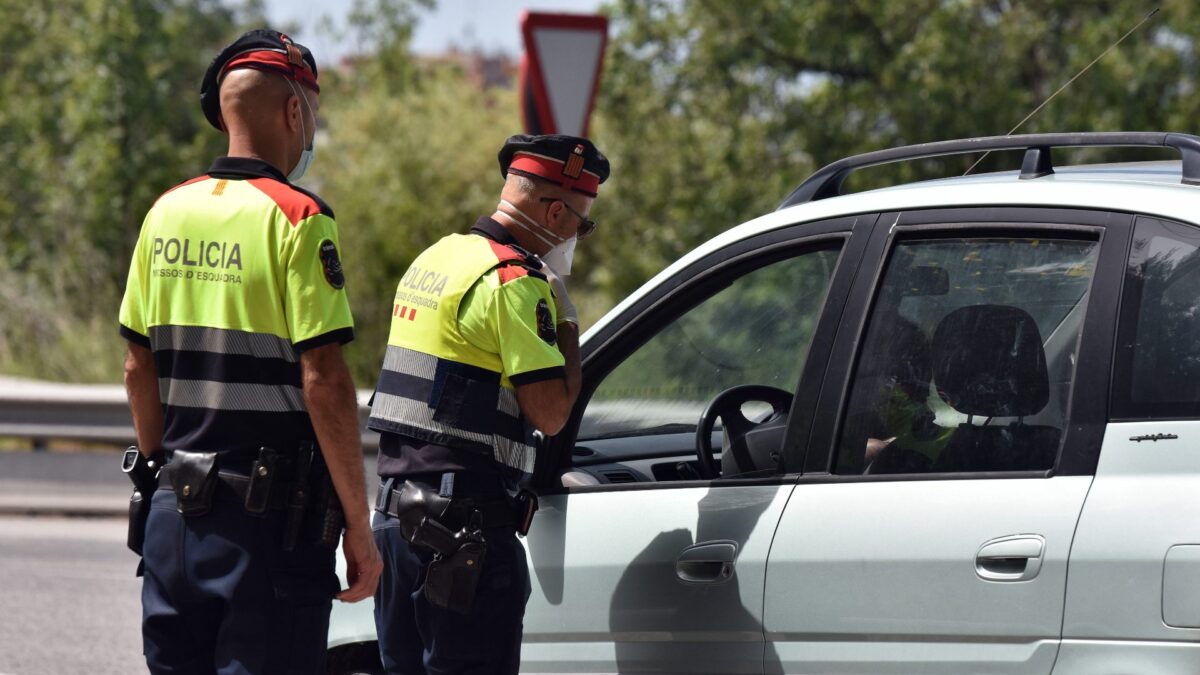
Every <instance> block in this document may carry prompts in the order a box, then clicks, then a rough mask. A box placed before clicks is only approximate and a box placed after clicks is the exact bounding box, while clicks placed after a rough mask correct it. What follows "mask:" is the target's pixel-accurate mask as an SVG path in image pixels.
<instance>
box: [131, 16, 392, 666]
mask: <svg viewBox="0 0 1200 675" xmlns="http://www.w3.org/2000/svg"><path fill="white" fill-rule="evenodd" d="M319 91H320V89H319V86H318V84H317V65H316V62H315V61H314V59H313V56H312V54H311V53H310V52H309V50H308V49H307V48H305V47H303V46H301V45H299V44H296V43H295V42H294V41H292V40H291V39H290V38H288V37H287V36H286V35H284V34H282V33H279V32H276V31H270V30H256V31H252V32H249V33H246V34H245V35H243V36H242V37H240V38H239V39H238V40H236V41H235V42H233V43H232V44H230V45H229V46H228V47H226V48H225V49H224V50H223V51H221V53H220V54H219V55H218V56H217V57H216V58H215V59H214V60H213V62H212V65H210V66H209V69H208V72H207V73H206V75H205V77H204V81H203V84H202V87H201V107H202V108H203V110H204V114H205V117H206V118H207V119H208V121H209V122H210V123H211V124H212V125H213V126H214V127H216V128H217V129H219V130H221V131H223V132H225V133H226V134H228V136H229V153H228V156H226V157H220V158H218V159H217V160H216V161H215V162H213V164H212V167H211V168H210V169H209V170H208V173H206V174H205V175H202V176H200V177H198V178H194V179H192V180H189V181H187V182H185V183H183V184H181V185H179V186H177V187H175V188H173V189H171V190H170V191H168V192H167V193H166V194H164V195H163V196H161V197H160V198H159V199H158V201H157V202H156V203H155V204H154V206H153V208H151V210H150V212H149V213H148V214H147V215H146V218H145V221H144V223H143V225H142V230H141V235H140V237H139V239H138V242H137V246H136V248H135V250H134V253H133V261H132V263H131V265H130V269H129V280H128V285H127V287H126V289H125V297H124V300H123V302H122V303H121V311H120V324H121V326H120V331H121V334H122V335H123V336H124V337H125V338H126V340H127V341H128V356H127V359H126V362H125V384H126V389H127V391H128V394H129V403H130V408H131V409H132V412H133V418H134V425H135V428H136V432H137V439H138V444H139V447H140V448H141V452H142V453H143V455H144V456H145V457H146V458H151V457H154V458H163V459H165V460H166V462H167V464H166V466H165V468H164V469H163V470H162V472H161V475H160V479H159V485H160V487H159V489H158V490H157V492H155V493H154V497H153V500H152V508H151V509H150V510H149V516H148V521H147V522H146V524H145V528H144V544H143V546H142V548H143V561H142V563H143V566H144V581H143V586H142V612H143V614H142V617H143V619H142V635H143V645H144V653H145V656H146V661H147V664H148V666H149V669H150V671H151V672H153V673H214V672H220V673H275V672H279V673H283V672H287V673H319V672H323V671H324V661H325V655H324V652H325V641H326V634H327V631H328V624H329V612H330V608H331V602H332V599H333V598H334V597H335V595H336V597H337V598H339V599H341V600H343V601H347V602H355V601H358V600H361V599H363V598H366V597H369V596H370V595H371V594H373V593H374V590H375V586H376V584H377V581H378V574H379V570H380V567H381V563H380V560H379V554H378V551H377V549H376V548H375V544H374V542H373V541H372V538H371V534H370V530H369V527H370V525H369V519H368V515H369V508H368V504H367V498H366V494H365V479H364V476H363V473H362V454H361V453H362V450H361V445H360V437H359V433H358V421H357V404H356V400H355V392H354V387H353V383H352V381H351V379H350V376H349V372H348V371H347V368H346V366H345V363H344V361H343V359H342V354H341V345H342V344H344V343H346V342H349V341H350V340H351V339H352V338H353V322H352V320H351V316H350V307H349V304H348V302H347V299H346V292H345V290H344V289H343V286H344V278H343V273H342V267H341V263H340V261H339V258H338V233H337V226H336V224H335V223H334V219H333V212H332V211H331V210H330V208H329V206H328V205H326V204H325V203H324V202H323V201H321V199H320V198H318V197H317V196H316V195H314V194H312V193H310V192H308V191H306V190H304V189H302V188H299V187H297V186H295V185H293V184H292V181H295V180H297V179H299V178H300V176H301V175H302V174H303V173H304V170H305V169H306V168H307V167H308V165H309V162H310V161H311V160H312V153H313V135H314V133H315V130H316V116H315V115H316V112H317V109H318V107H319V102H318V93H319ZM314 443H319V449H316V450H314ZM134 456H135V457H136V455H134ZM322 465H323V466H324V467H325V468H324V469H322V468H321V467H322ZM318 476H324V482H323V483H322V482H321V481H319V480H318V478H317V477H318ZM330 482H331V483H332V489H329V485H330ZM322 484H323V485H324V486H325V487H326V488H327V494H326V495H325V496H326V498H327V501H328V502H329V504H327V506H328V507H329V508H327V509H326V510H324V511H323V512H319V513H317V516H321V517H322V518H323V517H325V516H329V517H336V508H335V507H336V505H337V504H338V503H340V506H341V509H342V510H343V511H344V517H345V534H344V536H343V538H342V544H343V547H344V552H345V557H346V562H347V568H348V579H349V582H350V586H349V588H347V589H345V590H342V591H340V592H339V591H338V580H337V576H336V573H335V567H334V552H333V548H331V547H330V546H331V545H333V546H336V538H337V535H338V533H339V532H340V526H339V525H338V524H337V523H332V524H331V523H327V522H325V521H324V520H320V521H319V522H317V523H316V524H315V525H314V522H313V517H314V512H315V510H316V509H317V506H318V502H319V501H320V500H319V497H320V495H319V494H316V493H314V492H313V490H315V489H318V488H319V487H320V485H322ZM331 528H332V537H333V541H332V542H331V541H325V542H324V545H321V544H319V543H317V541H316V540H317V539H318V538H319V534H318V530H324V532H323V534H324V535H325V538H326V539H329V535H330V529H331ZM132 534H134V533H133V532H132V531H131V535H132ZM131 538H132V537H131Z"/></svg>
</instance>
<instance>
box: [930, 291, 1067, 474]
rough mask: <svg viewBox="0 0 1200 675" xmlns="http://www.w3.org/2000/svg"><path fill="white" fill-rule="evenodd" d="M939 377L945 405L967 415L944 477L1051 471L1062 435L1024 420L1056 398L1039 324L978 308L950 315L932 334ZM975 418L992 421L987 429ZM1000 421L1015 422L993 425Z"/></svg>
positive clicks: (941, 467)
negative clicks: (1048, 373)
mask: <svg viewBox="0 0 1200 675" xmlns="http://www.w3.org/2000/svg"><path fill="white" fill-rule="evenodd" d="M931 351H932V356H933V378H934V384H935V385H936V386H937V389H938V394H939V395H940V396H941V397H942V399H943V400H944V401H946V403H948V404H949V405H950V406H951V407H953V408H954V409H955V410H957V411H958V412H960V413H963V414H966V415H967V416H968V418H967V422H966V423H964V424H960V425H959V426H958V428H957V429H956V430H955V432H954V436H953V437H952V438H951V439H950V441H949V443H948V444H947V446H946V447H945V448H944V449H943V450H942V452H941V454H940V455H939V456H938V458H937V460H936V461H935V462H934V466H933V469H934V471H937V472H968V471H969V472H981V471H1045V470H1048V469H1050V468H1051V467H1053V465H1054V460H1055V457H1056V456H1057V454H1058V446H1059V442H1060V441H1061V439H1062V430H1061V429H1058V428H1056V427H1051V426H1043V425H1029V424H1025V423H1024V419H1023V418H1024V417H1027V416H1029V415H1034V414H1037V413H1038V412H1040V411H1041V410H1042V409H1043V408H1044V407H1046V403H1047V402H1048V401H1049V398H1050V382H1049V377H1048V375H1047V370H1046V354H1045V351H1044V350H1043V348H1042V337H1041V333H1040V332H1039V331H1038V327H1037V322H1036V321H1034V319H1033V317H1032V316H1030V315H1029V313H1028V312H1026V311H1025V310H1023V309H1020V308H1017V307H1010V306H1007V305H973V306H970V307H962V308H959V309H957V310H954V311H953V312H951V313H950V314H947V315H946V316H945V317H944V318H943V319H942V320H941V322H940V323H939V324H938V327H937V329H936V330H935V331H934V334H933V346H932V350H931ZM974 417H985V418H987V419H986V421H985V423H984V424H983V425H982V426H981V425H977V424H973V422H974V419H973V418H974ZM996 417H1016V418H1017V420H1016V421H1014V422H1011V423H1009V424H1006V425H992V424H989V422H990V421H991V420H992V419H993V418H996Z"/></svg>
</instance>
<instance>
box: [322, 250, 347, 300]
mask: <svg viewBox="0 0 1200 675" xmlns="http://www.w3.org/2000/svg"><path fill="white" fill-rule="evenodd" d="M320 255H321V268H322V269H324V270H325V281H328V282H329V285H330V286H333V287H334V288H336V289H337V290H341V289H342V288H343V287H345V285H346V275H345V273H344V272H342V261H341V259H339V258H338V251H337V246H336V245H335V244H334V243H333V240H332V239H326V240H325V241H322V242H321V245H320Z"/></svg>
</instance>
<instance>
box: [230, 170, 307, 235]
mask: <svg viewBox="0 0 1200 675" xmlns="http://www.w3.org/2000/svg"><path fill="white" fill-rule="evenodd" d="M247 182H248V183H250V184H251V185H253V186H254V187H256V188H258V189H259V190H260V191H261V192H262V193H263V194H265V195H266V196H268V197H270V198H271V201H273V202H275V205H276V206H278V207H279V210H280V211H283V215H284V216H286V217H287V219H288V222H289V223H291V224H292V227H295V226H296V225H299V224H300V221H302V220H304V219H305V218H309V217H311V216H315V215H317V214H318V213H322V210H321V204H320V203H319V202H318V201H317V200H316V199H314V198H313V197H311V196H310V195H308V194H307V193H305V192H302V191H301V190H299V189H298V188H296V187H295V186H292V185H288V184H286V183H280V182H279V181H277V180H275V179H274V178H251V179H249V180H248V181H247Z"/></svg>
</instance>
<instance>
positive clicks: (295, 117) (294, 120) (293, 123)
mask: <svg viewBox="0 0 1200 675" xmlns="http://www.w3.org/2000/svg"><path fill="white" fill-rule="evenodd" d="M303 115H304V103H302V102H301V101H300V97H299V96H297V95H296V94H295V93H294V92H293V93H290V94H288V97H287V103H286V104H285V105H284V119H285V120H286V121H287V125H288V131H297V130H298V129H300V125H301V124H303V123H304V118H303V117H302V116H303Z"/></svg>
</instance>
